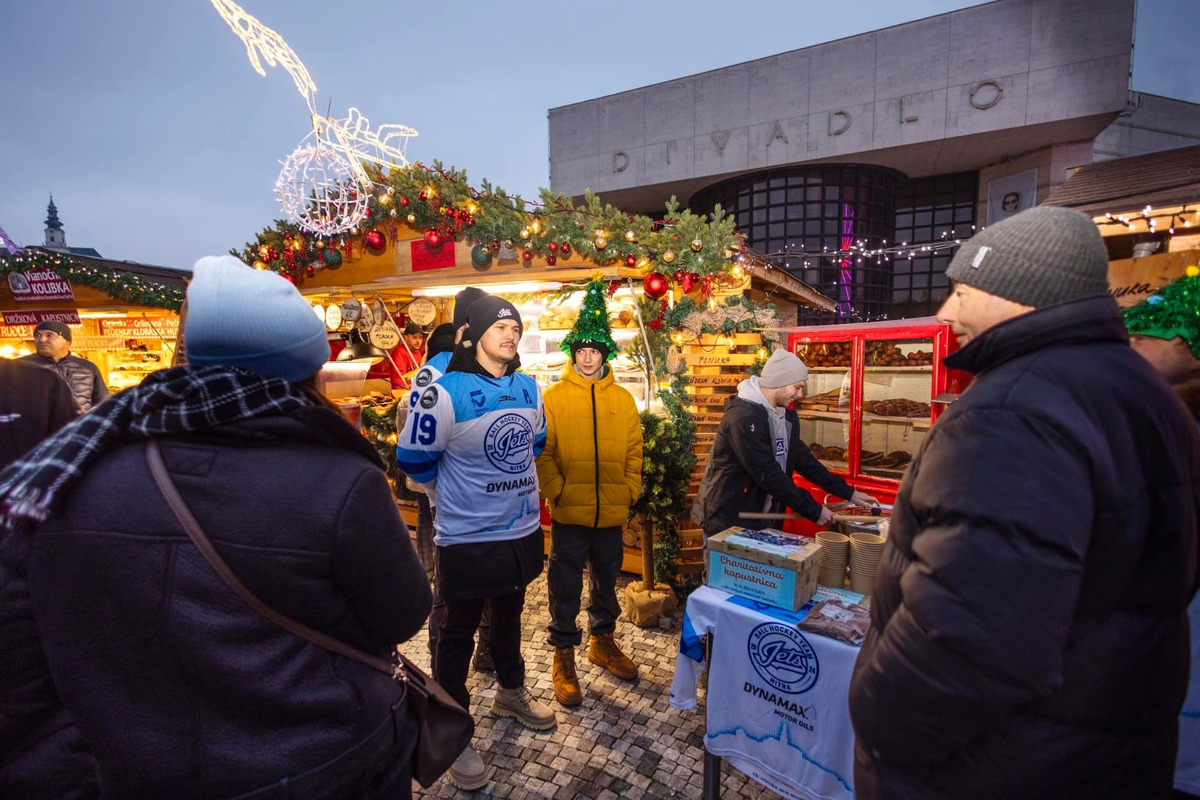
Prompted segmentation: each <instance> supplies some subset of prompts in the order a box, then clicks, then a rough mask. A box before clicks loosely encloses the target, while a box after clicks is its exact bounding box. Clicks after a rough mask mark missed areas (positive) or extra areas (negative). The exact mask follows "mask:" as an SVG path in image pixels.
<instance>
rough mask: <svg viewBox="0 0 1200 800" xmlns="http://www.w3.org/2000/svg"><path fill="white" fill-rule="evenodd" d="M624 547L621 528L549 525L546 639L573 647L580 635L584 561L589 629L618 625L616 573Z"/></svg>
mask: <svg viewBox="0 0 1200 800" xmlns="http://www.w3.org/2000/svg"><path fill="white" fill-rule="evenodd" d="M623 557H624V547H623V545H622V542H621V528H620V527H619V526H618V527H613V528H588V527H586V526H583V525H566V524H563V523H560V522H552V523H551V525H550V565H549V567H548V568H547V570H546V588H547V589H548V590H549V594H550V627H549V631H550V644H552V645H554V646H555V647H574V646H575V645H577V644H579V643H580V641H581V640H582V638H583V637H582V634H581V633H580V631H579V626H578V625H577V624H576V618H577V617H578V616H579V605H580V600H581V596H582V594H583V567H584V564H585V563H586V564H587V565H588V575H589V596H588V608H587V611H588V633H589V634H591V635H592V636H597V635H599V634H603V633H612V632H613V631H614V630H616V628H617V617H619V616H620V615H621V604H620V603H618V602H617V590H616V586H617V576H618V575H619V574H620V572H621V560H622V558H623Z"/></svg>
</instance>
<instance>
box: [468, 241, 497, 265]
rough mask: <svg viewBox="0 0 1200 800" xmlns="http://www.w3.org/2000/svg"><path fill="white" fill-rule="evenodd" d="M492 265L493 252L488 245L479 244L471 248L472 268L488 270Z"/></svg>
mask: <svg viewBox="0 0 1200 800" xmlns="http://www.w3.org/2000/svg"><path fill="white" fill-rule="evenodd" d="M491 265H492V251H491V250H490V249H489V248H488V246H487V245H483V244H477V245H475V246H474V247H472V248H471V266H473V267H475V268H476V269H487V268H488V267H490V266H491Z"/></svg>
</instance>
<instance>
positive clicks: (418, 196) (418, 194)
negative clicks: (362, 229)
mask: <svg viewBox="0 0 1200 800" xmlns="http://www.w3.org/2000/svg"><path fill="white" fill-rule="evenodd" d="M417 199H418V200H424V199H425V193H424V192H417ZM676 238H678V237H676Z"/></svg>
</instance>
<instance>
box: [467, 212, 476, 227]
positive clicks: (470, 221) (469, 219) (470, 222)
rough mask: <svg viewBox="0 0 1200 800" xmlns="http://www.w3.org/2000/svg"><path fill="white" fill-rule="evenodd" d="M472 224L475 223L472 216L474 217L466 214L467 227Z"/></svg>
mask: <svg viewBox="0 0 1200 800" xmlns="http://www.w3.org/2000/svg"><path fill="white" fill-rule="evenodd" d="M474 224H475V218H474V217H472V216H470V215H468V216H467V227H468V228H470V227H471V226H473V225H474Z"/></svg>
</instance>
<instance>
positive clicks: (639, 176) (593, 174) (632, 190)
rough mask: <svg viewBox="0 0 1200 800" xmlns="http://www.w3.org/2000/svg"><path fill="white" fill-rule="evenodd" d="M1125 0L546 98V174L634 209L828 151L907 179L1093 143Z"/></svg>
mask: <svg viewBox="0 0 1200 800" xmlns="http://www.w3.org/2000/svg"><path fill="white" fill-rule="evenodd" d="M1133 22H1134V0H998V2H993V3H988V4H985V5H981V6H975V7H972V8H967V9H963V10H960V11H955V12H952V13H949V14H943V15H940V16H936V17H930V18H928V19H923V20H918V21H915V22H910V23H906V24H903V25H897V26H895V27H891V28H886V29H884V30H880V31H875V32H872V33H866V34H862V35H860V36H854V37H851V38H848V39H842V40H839V41H835V42H829V43H827V44H821V45H817V46H815V47H809V48H805V49H803V50H794V51H791V52H787V53H782V54H779V55H776V56H771V57H769V58H764V59H759V60H757V61H751V62H748V63H744V64H737V65H734V66H731V67H726V68H724V69H719V70H715V71H712V72H707V73H703V74H700V75H694V76H690V77H686V78H680V79H678V80H674V81H668V82H666V83H661V84H657V85H654V86H648V87H644V88H640V89H634V90H632V91H628V92H622V93H620V94H615V95H610V96H608V97H602V98H599V99H596V100H589V101H586V102H582V103H576V104H574V105H569V106H563V107H560V108H555V109H551V110H550V112H549V123H550V184H551V188H553V189H554V190H555V191H561V192H564V193H565V194H568V195H576V196H577V195H580V194H582V193H583V191H584V190H585V189H591V190H593V191H595V192H603V193H604V194H605V199H606V200H607V201H609V202H612V203H615V204H617V205H622V206H624V207H628V208H630V209H640V208H642V207H653V206H656V205H658V204H660V203H661V201H662V199H664V198H665V197H667V196H669V195H670V194H676V195H678V196H680V198H681V199H684V200H686V198H687V197H689V196H690V195H691V194H692V192H694V191H695V190H696V189H698V188H700V187H702V186H705V185H709V184H711V183H713V182H715V181H717V180H720V179H723V178H727V177H730V176H733V175H738V174H743V173H747V172H753V171H760V170H765V169H770V168H772V167H777V166H783V165H791V164H800V163H814V162H822V161H837V162H847V163H850V162H853V163H869V164H879V165H883V166H888V167H892V168H894V169H898V170H900V171H901V172H903V173H905V174H906V175H908V176H909V177H921V176H926V175H936V174H942V173H950V172H958V171H963V170H974V169H979V168H981V167H984V166H986V165H988V164H992V163H996V162H999V161H1003V160H1005V159H1009V158H1015V157H1019V156H1021V155H1022V154H1025V153H1029V152H1032V151H1036V150H1040V149H1043V148H1048V147H1051V146H1053V145H1056V144H1060V143H1063V142H1083V141H1091V140H1093V139H1094V138H1095V137H1096V136H1097V135H1098V134H1100V133H1101V132H1102V131H1103V130H1104V129H1105V128H1106V127H1108V126H1109V125H1110V124H1111V123H1112V122H1113V121H1114V120H1116V119H1117V118H1118V116H1119V115H1120V114H1121V113H1122V112H1124V111H1126V109H1127V106H1128V104H1129V99H1130V95H1129V73H1130V65H1131V58H1132V39H1133Z"/></svg>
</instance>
